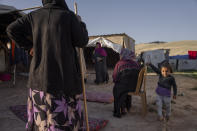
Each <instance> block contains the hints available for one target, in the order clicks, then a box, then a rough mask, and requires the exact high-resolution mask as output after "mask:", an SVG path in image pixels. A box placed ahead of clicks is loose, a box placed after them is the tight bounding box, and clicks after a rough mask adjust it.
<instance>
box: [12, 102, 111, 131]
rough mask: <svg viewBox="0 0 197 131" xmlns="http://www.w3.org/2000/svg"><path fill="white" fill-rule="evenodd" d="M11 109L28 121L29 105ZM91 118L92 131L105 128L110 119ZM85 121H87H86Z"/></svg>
mask: <svg viewBox="0 0 197 131" xmlns="http://www.w3.org/2000/svg"><path fill="white" fill-rule="evenodd" d="M10 110H11V111H12V112H13V113H14V114H15V115H16V116H17V117H18V118H20V119H21V120H23V121H24V122H27V106H26V105H16V106H11V107H10ZM88 119H89V127H90V131H98V130H100V129H102V128H104V127H105V126H106V125H107V123H108V122H109V121H108V120H104V119H96V118H88ZM84 123H85V122H84Z"/></svg>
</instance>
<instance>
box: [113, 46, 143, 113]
mask: <svg viewBox="0 0 197 131" xmlns="http://www.w3.org/2000/svg"><path fill="white" fill-rule="evenodd" d="M134 59H135V54H134V52H132V51H130V50H129V49H125V48H123V49H122V50H121V53H120V60H119V61H118V62H117V64H116V66H115V68H114V72H113V76H112V77H113V82H114V83H115V85H114V88H113V96H114V116H115V117H121V115H122V114H125V113H126V112H125V108H127V110H128V111H129V109H130V108H131V96H128V95H127V94H128V92H134V91H135V89H136V84H137V78H138V72H139V68H140V66H139V64H138V63H137V62H136V61H135V60H134Z"/></svg>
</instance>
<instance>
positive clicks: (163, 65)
mask: <svg viewBox="0 0 197 131" xmlns="http://www.w3.org/2000/svg"><path fill="white" fill-rule="evenodd" d="M162 67H165V68H167V69H168V70H169V71H170V73H173V70H172V67H171V66H170V64H169V63H168V62H165V63H162V64H161V65H160V69H161V68H162Z"/></svg>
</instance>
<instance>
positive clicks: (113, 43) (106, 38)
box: [84, 33, 135, 67]
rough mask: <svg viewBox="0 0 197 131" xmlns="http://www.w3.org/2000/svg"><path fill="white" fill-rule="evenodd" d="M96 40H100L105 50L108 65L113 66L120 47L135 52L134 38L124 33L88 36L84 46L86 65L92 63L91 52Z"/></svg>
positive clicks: (117, 57) (117, 58)
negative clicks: (86, 43) (87, 41)
mask: <svg viewBox="0 0 197 131" xmlns="http://www.w3.org/2000/svg"><path fill="white" fill-rule="evenodd" d="M96 42H100V43H101V45H102V47H103V48H105V50H106V51H107V54H108V56H107V65H108V67H114V66H115V64H116V62H117V61H118V60H119V53H120V51H121V48H128V49H130V50H132V51H134V52H135V40H134V39H133V38H131V37H130V36H128V35H127V34H125V33H123V34H110V35H97V36H90V37H89V43H88V45H87V46H86V48H84V56H85V61H86V63H87V65H93V63H92V54H93V51H94V48H95V45H96Z"/></svg>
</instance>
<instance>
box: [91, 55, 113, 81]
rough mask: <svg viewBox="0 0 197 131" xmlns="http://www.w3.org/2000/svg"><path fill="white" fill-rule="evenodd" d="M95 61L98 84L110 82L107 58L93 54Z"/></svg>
mask: <svg viewBox="0 0 197 131" xmlns="http://www.w3.org/2000/svg"><path fill="white" fill-rule="evenodd" d="M93 59H94V61H95V71H96V80H95V82H96V83H97V84H99V83H103V82H108V80H109V75H108V72H107V62H106V56H102V55H100V54H99V53H96V52H95V53H94V54H93Z"/></svg>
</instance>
